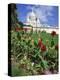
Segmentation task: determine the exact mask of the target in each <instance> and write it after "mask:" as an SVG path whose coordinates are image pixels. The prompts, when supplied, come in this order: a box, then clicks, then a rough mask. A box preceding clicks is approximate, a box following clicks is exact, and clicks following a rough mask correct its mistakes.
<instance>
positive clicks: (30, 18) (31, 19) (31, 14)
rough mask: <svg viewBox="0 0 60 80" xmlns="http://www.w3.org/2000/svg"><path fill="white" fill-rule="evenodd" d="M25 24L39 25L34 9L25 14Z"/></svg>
mask: <svg viewBox="0 0 60 80" xmlns="http://www.w3.org/2000/svg"><path fill="white" fill-rule="evenodd" d="M27 24H28V25H31V26H33V27H36V26H37V27H39V26H40V20H39V18H37V15H36V13H35V12H34V11H31V12H29V13H28V14H27Z"/></svg>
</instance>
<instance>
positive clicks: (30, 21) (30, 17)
mask: <svg viewBox="0 0 60 80" xmlns="http://www.w3.org/2000/svg"><path fill="white" fill-rule="evenodd" d="M29 25H31V26H29ZM24 27H25V28H28V29H29V30H30V29H31V27H33V31H35V30H36V28H37V31H38V30H41V31H43V30H45V31H46V32H48V33H50V32H51V31H53V30H54V31H56V32H57V33H58V27H56V28H55V27H51V26H49V25H47V24H41V22H40V19H39V18H37V15H36V14H35V13H34V11H31V12H29V13H28V14H27V20H26V23H25V26H24Z"/></svg>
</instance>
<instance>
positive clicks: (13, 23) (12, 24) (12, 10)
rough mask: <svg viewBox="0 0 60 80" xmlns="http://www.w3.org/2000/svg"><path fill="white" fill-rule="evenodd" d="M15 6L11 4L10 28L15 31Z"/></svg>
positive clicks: (16, 20) (16, 21)
mask: <svg viewBox="0 0 60 80" xmlns="http://www.w3.org/2000/svg"><path fill="white" fill-rule="evenodd" d="M16 9H17V8H16V4H11V28H12V29H15V27H16V23H18V19H17V12H16Z"/></svg>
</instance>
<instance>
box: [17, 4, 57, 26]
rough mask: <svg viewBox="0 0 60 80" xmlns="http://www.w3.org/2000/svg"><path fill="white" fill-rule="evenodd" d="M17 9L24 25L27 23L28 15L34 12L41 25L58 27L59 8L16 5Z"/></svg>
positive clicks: (19, 18)
mask: <svg viewBox="0 0 60 80" xmlns="http://www.w3.org/2000/svg"><path fill="white" fill-rule="evenodd" d="M16 7H17V14H18V20H19V21H21V22H23V23H26V21H27V14H28V13H29V12H31V11H32V10H33V11H34V12H35V13H36V15H37V18H39V19H40V22H41V24H46V25H48V26H51V27H58V6H49V5H48V6H46V5H31V4H16Z"/></svg>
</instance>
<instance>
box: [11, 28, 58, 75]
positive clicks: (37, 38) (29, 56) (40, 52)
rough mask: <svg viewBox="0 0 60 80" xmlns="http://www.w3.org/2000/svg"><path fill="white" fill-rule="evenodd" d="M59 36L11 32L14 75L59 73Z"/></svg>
mask: <svg viewBox="0 0 60 80" xmlns="http://www.w3.org/2000/svg"><path fill="white" fill-rule="evenodd" d="M58 48H59V47H58V34H56V32H54V31H53V32H51V34H49V33H46V32H45V31H42V32H38V33H36V32H33V33H26V31H23V30H19V29H17V31H11V56H12V59H11V61H12V75H13V76H21V75H23V76H26V75H41V74H54V73H58Z"/></svg>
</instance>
